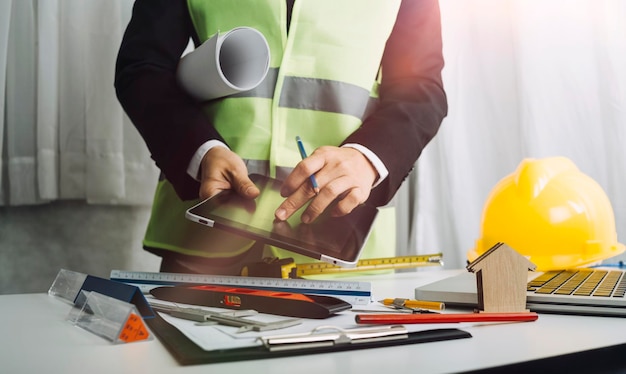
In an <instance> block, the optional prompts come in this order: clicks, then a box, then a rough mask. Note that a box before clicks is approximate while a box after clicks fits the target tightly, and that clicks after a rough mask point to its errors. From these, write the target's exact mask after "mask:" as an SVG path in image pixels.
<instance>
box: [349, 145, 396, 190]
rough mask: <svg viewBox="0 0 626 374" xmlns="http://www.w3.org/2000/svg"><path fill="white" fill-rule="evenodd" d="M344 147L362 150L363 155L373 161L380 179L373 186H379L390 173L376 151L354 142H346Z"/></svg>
mask: <svg viewBox="0 0 626 374" xmlns="http://www.w3.org/2000/svg"><path fill="white" fill-rule="evenodd" d="M342 147H347V148H354V149H356V150H357V151H359V152H361V153H362V154H363V156H365V157H366V158H367V159H368V160H369V162H371V163H372V166H374V169H376V172H377V173H378V179H377V180H376V181H375V182H374V185H373V186H372V188H374V187H376V186H378V185H379V184H380V183H381V182H382V181H384V180H385V178H387V176H388V175H389V170H387V168H386V167H385V164H383V162H382V161H381V160H380V158H378V156H376V155H375V154H374V152H372V151H370V150H369V149H368V148H366V147H364V146H362V145H360V144H353V143H348V144H344V145H342Z"/></svg>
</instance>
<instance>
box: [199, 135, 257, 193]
mask: <svg viewBox="0 0 626 374" xmlns="http://www.w3.org/2000/svg"><path fill="white" fill-rule="evenodd" d="M222 190H235V191H236V192H237V193H238V194H240V195H241V196H243V197H247V198H250V199H254V198H255V197H257V196H258V195H259V193H260V191H259V189H258V188H257V186H255V185H254V183H253V182H252V181H251V180H250V178H248V169H247V168H246V165H245V164H244V162H243V160H242V159H241V157H239V156H238V155H237V154H236V153H234V152H233V151H231V150H230V149H228V148H226V147H221V146H217V147H213V148H211V149H210V150H209V151H208V152H207V153H206V154H205V155H204V158H202V164H201V166H200V191H199V195H200V199H206V198H209V197H211V196H213V195H215V194H216V193H218V192H220V191H222Z"/></svg>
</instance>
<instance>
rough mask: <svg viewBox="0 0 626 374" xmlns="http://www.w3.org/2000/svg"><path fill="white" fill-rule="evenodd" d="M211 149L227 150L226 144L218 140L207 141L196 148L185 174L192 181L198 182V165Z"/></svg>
mask: <svg viewBox="0 0 626 374" xmlns="http://www.w3.org/2000/svg"><path fill="white" fill-rule="evenodd" d="M213 147H226V148H228V146H227V145H226V144H224V143H222V142H221V141H219V140H209V141H207V142H206V143H204V144H202V145H201V146H200V147H198V150H197V151H196V153H194V155H193V157H192V158H191V161H189V166H188V167H187V174H189V175H190V176H191V177H192V178H193V179H195V180H197V181H200V165H201V164H202V159H203V158H204V155H205V154H206V153H207V152H208V151H209V150H210V149H211V148H213Z"/></svg>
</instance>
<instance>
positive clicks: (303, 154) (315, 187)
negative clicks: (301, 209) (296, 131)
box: [296, 136, 320, 195]
mask: <svg viewBox="0 0 626 374" xmlns="http://www.w3.org/2000/svg"><path fill="white" fill-rule="evenodd" d="M296 143H298V150H299V151H300V156H301V157H302V159H303V160H304V159H305V158H307V155H306V151H305V150H304V144H302V139H300V137H299V136H296ZM309 179H310V180H311V185H312V186H313V191H315V194H316V195H317V194H319V193H320V188H319V186H318V185H317V179H315V175H313V174H311V176H310V177H309Z"/></svg>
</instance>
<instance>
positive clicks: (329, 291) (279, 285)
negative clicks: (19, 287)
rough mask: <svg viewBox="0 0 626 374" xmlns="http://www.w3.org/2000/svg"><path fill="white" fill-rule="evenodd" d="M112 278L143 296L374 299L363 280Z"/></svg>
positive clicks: (116, 274)
mask: <svg viewBox="0 0 626 374" xmlns="http://www.w3.org/2000/svg"><path fill="white" fill-rule="evenodd" d="M110 279H111V280H114V281H118V282H123V283H126V284H131V285H133V286H137V287H139V289H140V290H141V292H143V293H147V292H149V291H150V290H151V289H153V288H155V287H160V286H176V285H184V284H213V285H227V286H235V287H243V288H254V289H257V290H269V291H283V292H294V293H305V294H311V295H324V296H332V297H336V298H338V299H341V300H344V301H346V302H348V303H350V304H352V305H367V304H369V303H370V301H371V297H372V285H371V283H370V282H360V281H344V280H341V281H340V280H310V279H284V278H265V277H242V276H228V275H204V274H177V273H153V272H139V271H125V270H112V271H111V276H110Z"/></svg>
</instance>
